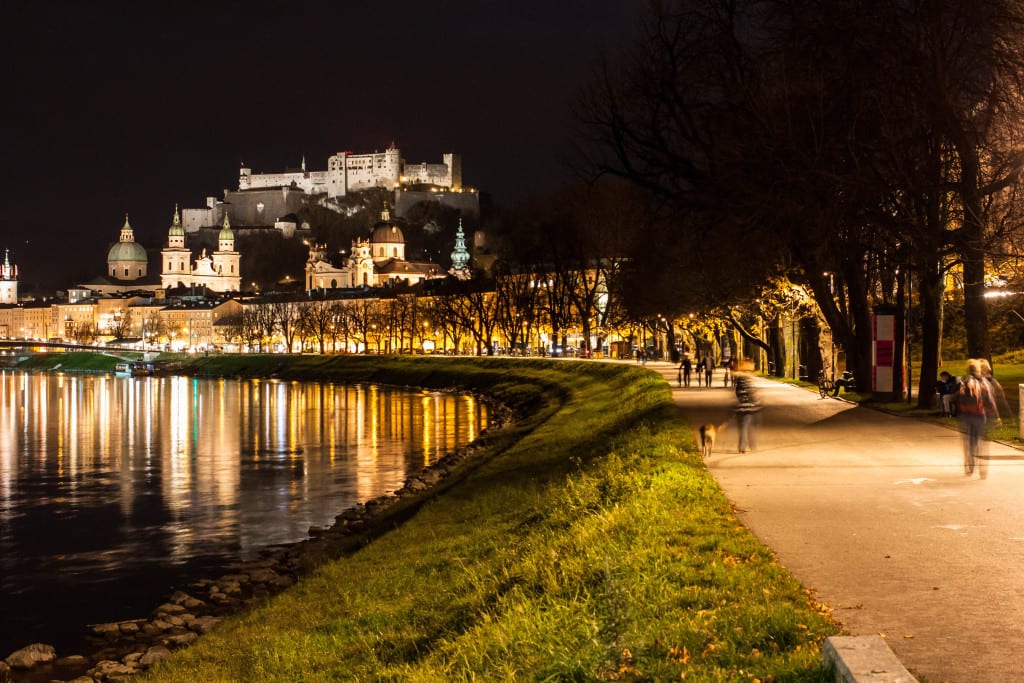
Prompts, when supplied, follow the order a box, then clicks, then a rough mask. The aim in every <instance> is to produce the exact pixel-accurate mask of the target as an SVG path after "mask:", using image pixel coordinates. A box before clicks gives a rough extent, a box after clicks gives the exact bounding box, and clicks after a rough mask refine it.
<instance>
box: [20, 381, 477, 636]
mask: <svg viewBox="0 0 1024 683" xmlns="http://www.w3.org/2000/svg"><path fill="white" fill-rule="evenodd" d="M486 424H487V411H486V407H485V406H484V405H483V404H481V403H480V402H479V401H478V400H477V399H476V398H474V397H472V396H466V395H457V394H447V393H438V392H419V391H405V390H396V389H385V388H381V387H375V386H345V385H331V384H323V385H321V384H313V383H293V382H280V381H235V380H200V379H193V378H186V377H167V378H122V377H117V378H115V377H112V376H109V375H98V376H89V375H61V374H44V373H22V372H0V612H2V613H4V614H5V615H7V617H5V619H4V622H3V627H2V629H0V652H2V653H3V654H0V656H4V655H6V654H7V653H9V652H10V651H12V650H14V649H15V648H17V647H21V646H23V645H25V644H27V643H30V642H37V641H42V642H48V643H52V644H55V645H58V646H60V645H63V644H70V643H74V642H75V641H76V640H77V639H78V638H80V637H81V636H82V635H84V625H85V624H86V623H94V622H102V621H113V620H119V619H129V618H134V617H139V616H143V615H145V614H146V613H148V612H149V611H150V610H151V609H152V608H153V607H154V606H155V605H156V604H157V602H158V600H159V599H160V598H161V596H163V595H166V594H167V593H168V592H169V591H170V590H171V588H172V587H173V586H175V585H178V584H179V583H181V582H183V581H184V580H185V579H186V578H187V577H189V576H191V575H194V574H196V573H199V572H205V571H206V570H213V569H215V568H217V567H220V566H222V565H224V564H226V563H229V562H231V561H234V560H238V559H251V558H253V557H255V556H256V555H257V554H258V552H259V551H260V550H261V549H263V548H265V547H267V546H270V545H275V544H281V543H289V542H295V541H299V540H302V539H304V538H306V537H307V534H308V530H309V528H310V527H318V526H326V525H329V524H330V523H332V522H333V521H334V517H335V516H336V515H337V514H338V513H339V512H341V511H342V510H343V509H345V508H347V507H350V506H352V505H355V504H356V503H358V502H362V501H365V500H368V499H371V498H374V497H376V496H379V495H381V494H384V493H387V492H390V491H394V490H396V489H398V488H400V487H401V486H402V484H403V483H404V481H405V480H406V479H407V478H408V477H409V475H410V474H412V473H413V472H415V471H418V470H419V469H420V468H422V467H423V466H425V465H429V464H431V463H433V462H435V461H436V460H437V459H438V458H440V457H441V456H443V455H444V454H445V453H447V452H449V451H452V450H454V449H455V448H457V447H458V446H460V445H463V444H466V443H468V442H470V441H472V440H473V439H475V438H476V436H477V435H478V434H479V432H480V431H481V430H482V429H483V428H484V427H486Z"/></svg>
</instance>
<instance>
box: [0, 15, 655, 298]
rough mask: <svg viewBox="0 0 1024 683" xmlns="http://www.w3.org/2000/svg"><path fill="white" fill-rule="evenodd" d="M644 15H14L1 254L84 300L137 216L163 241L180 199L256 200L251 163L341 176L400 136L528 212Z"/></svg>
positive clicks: (7, 26)
mask: <svg viewBox="0 0 1024 683" xmlns="http://www.w3.org/2000/svg"><path fill="white" fill-rule="evenodd" d="M360 5H366V7H360ZM371 6H372V7H371ZM643 6H644V3H642V2H640V1H638V0H588V1H583V0H556V1H555V2H544V1H534V0H527V1H519V2H515V1H513V0H508V1H501V2H498V1H488V0H478V1H476V2H474V1H471V0H465V1H461V0H460V1H458V2H445V1H435V2H422V1H421V2H406V1H398V2H387V3H377V2H365V3H356V2H351V1H350V0H335V1H333V2H320V1H310V2H244V3H243V2H207V3H197V2H196V3H194V2H174V3H168V2H153V3H150V2H101V1H98V0H97V1H93V2H82V1H74V2H70V1H68V2H43V1H40V0H36V1H33V2H21V1H16V2H8V3H5V4H4V12H3V21H2V24H0V26H2V27H0V51H2V55H3V61H4V69H3V71H2V74H3V76H2V78H3V80H4V87H3V97H4V102H3V105H2V106H0V112H2V113H0V117H2V120H3V130H4V140H3V143H2V146H0V150H2V152H0V154H2V157H0V161H2V166H3V169H4V175H3V182H2V183H0V200H2V202H3V213H2V216H0V249H2V248H5V247H7V248H10V249H11V254H12V260H13V261H14V262H15V263H16V264H17V265H18V266H19V269H20V271H21V277H20V279H21V281H22V291H23V292H24V291H25V290H27V289H30V288H32V286H33V285H38V286H41V287H44V288H47V287H48V288H64V287H67V286H69V285H73V284H74V282H73V281H74V280H79V279H91V278H92V277H95V276H96V275H100V274H102V273H103V272H104V270H105V266H106V250H107V248H108V246H109V245H110V243H112V242H113V241H116V240H117V236H118V233H119V230H120V227H121V224H122V223H123V220H124V214H125V213H126V212H127V213H128V214H129V216H130V219H131V223H132V227H133V228H134V229H135V236H136V240H138V241H139V242H141V243H142V244H143V245H144V246H146V247H147V248H152V247H159V246H162V244H163V241H164V240H165V239H166V234H167V228H168V226H169V225H170V220H171V215H172V213H173V211H174V205H175V203H176V202H177V203H180V204H181V205H182V206H183V207H199V206H202V205H203V204H204V198H205V197H206V196H208V195H210V196H216V197H218V198H221V197H222V194H223V190H224V189H225V188H227V189H237V183H238V168H239V166H240V164H241V163H243V162H244V163H245V165H247V166H249V167H250V168H252V169H253V172H254V173H258V172H275V171H283V170H285V168H289V167H298V165H299V163H300V161H301V159H302V157H303V155H305V158H306V161H307V168H309V170H324V169H325V168H326V163H327V157H328V156H330V155H331V154H333V153H335V152H339V151H344V150H351V151H353V152H356V153H365V152H372V151H379V150H384V149H386V148H387V147H388V146H389V145H390V144H391V143H392V142H394V143H395V144H396V145H397V146H398V147H399V148H400V149H401V150H402V155H403V157H404V158H405V159H406V160H407V161H408V162H410V163H419V162H424V161H426V162H429V163H440V161H441V154H442V153H443V152H449V151H452V152H456V153H459V154H461V155H462V157H463V178H464V182H465V184H467V185H469V186H473V187H477V188H479V189H480V190H482V191H485V192H489V193H490V194H491V195H492V196H493V197H494V199H495V200H496V201H497V202H498V203H500V204H503V205H506V206H509V205H512V204H514V203H515V202H516V201H517V200H519V199H522V198H523V197H525V196H527V195H529V194H531V193H534V192H539V191H543V190H545V189H547V188H549V187H552V186H554V185H557V184H558V183H559V182H561V181H563V180H565V179H567V178H568V177H569V175H570V172H569V171H568V168H567V166H566V165H564V163H563V160H564V158H565V157H566V155H567V153H568V152H567V149H566V142H567V137H568V135H569V133H570V130H571V124H570V117H569V112H568V105H569V103H570V102H571V101H572V99H573V97H574V96H575V94H576V92H577V90H578V88H579V87H580V86H581V85H582V84H583V83H584V82H585V81H586V80H587V79H588V78H589V75H590V74H591V72H592V70H593V67H594V64H595V61H596V60H597V58H598V57H599V55H600V54H601V53H602V52H614V51H615V50H617V49H618V48H619V46H622V45H624V44H625V43H627V42H628V41H629V39H630V38H631V37H632V36H634V35H635V34H636V26H637V23H638V20H639V17H640V14H641V13H642V10H643ZM151 260H152V259H151ZM154 267H156V268H159V264H154V263H150V270H151V271H152V270H153V269H154Z"/></svg>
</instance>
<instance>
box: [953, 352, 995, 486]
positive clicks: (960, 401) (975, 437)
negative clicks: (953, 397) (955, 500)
mask: <svg viewBox="0 0 1024 683" xmlns="http://www.w3.org/2000/svg"><path fill="white" fill-rule="evenodd" d="M992 383H993V381H992V380H989V379H987V378H986V377H985V376H984V375H983V374H982V364H981V363H980V362H979V361H978V360H977V359H976V358H971V359H970V360H968V361H967V374H966V375H965V376H964V378H963V380H961V382H960V391H959V392H958V393H957V401H956V412H957V415H958V416H959V418H960V426H961V431H962V432H963V434H964V474H966V475H967V476H970V475H972V474H974V469H975V467H977V469H978V476H979V477H981V478H982V479H984V478H985V477H986V475H987V474H988V461H987V460H985V459H983V458H982V457H981V456H982V452H981V441H982V437H983V436H984V432H985V429H986V427H987V426H988V425H989V424H991V423H993V422H994V423H995V424H996V425H999V424H1002V420H1001V419H1000V418H999V406H998V405H996V398H995V394H994V392H993V391H992Z"/></svg>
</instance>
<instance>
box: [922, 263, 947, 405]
mask: <svg viewBox="0 0 1024 683" xmlns="http://www.w3.org/2000/svg"><path fill="white" fill-rule="evenodd" d="M917 298H918V302H919V305H920V309H921V368H920V370H918V378H917V379H918V384H917V407H918V408H931V407H933V406H934V405H935V382H936V381H937V380H938V372H939V362H940V360H939V353H940V343H941V334H942V327H941V305H942V273H941V266H940V262H939V260H938V259H932V260H931V262H930V263H925V264H922V266H921V272H920V275H919V280H918V285H917Z"/></svg>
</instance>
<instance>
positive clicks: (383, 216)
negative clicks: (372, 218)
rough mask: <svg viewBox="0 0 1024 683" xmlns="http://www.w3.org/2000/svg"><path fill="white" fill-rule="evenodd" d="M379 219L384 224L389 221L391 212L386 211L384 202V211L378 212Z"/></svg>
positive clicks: (386, 206) (386, 204)
mask: <svg viewBox="0 0 1024 683" xmlns="http://www.w3.org/2000/svg"><path fill="white" fill-rule="evenodd" d="M380 219H381V220H382V221H385V222H390V221H391V212H390V211H388V203H387V202H384V209H383V210H382V211H381V212H380Z"/></svg>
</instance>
